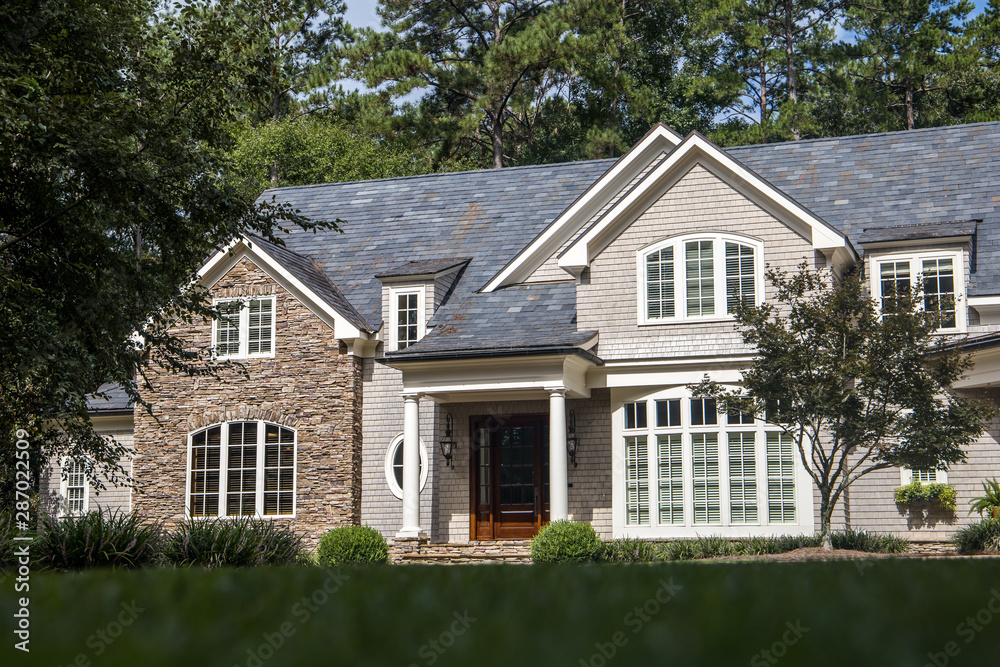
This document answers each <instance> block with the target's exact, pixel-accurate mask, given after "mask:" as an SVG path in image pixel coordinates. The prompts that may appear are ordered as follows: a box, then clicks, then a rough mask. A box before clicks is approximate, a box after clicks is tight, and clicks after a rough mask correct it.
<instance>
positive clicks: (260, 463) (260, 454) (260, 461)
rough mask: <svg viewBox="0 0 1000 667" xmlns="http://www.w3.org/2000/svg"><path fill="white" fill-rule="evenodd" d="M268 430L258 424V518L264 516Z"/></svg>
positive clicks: (256, 494) (255, 473)
mask: <svg viewBox="0 0 1000 667" xmlns="http://www.w3.org/2000/svg"><path fill="white" fill-rule="evenodd" d="M266 430H267V426H266V425H265V424H264V422H261V421H259V422H257V460H256V468H255V469H254V479H255V480H256V484H255V486H254V511H255V512H256V515H257V517H256V518H261V517H263V516H264V441H265V437H264V435H265V431H266ZM279 433H280V431H279ZM279 440H280V438H279ZM279 449H280V448H279Z"/></svg>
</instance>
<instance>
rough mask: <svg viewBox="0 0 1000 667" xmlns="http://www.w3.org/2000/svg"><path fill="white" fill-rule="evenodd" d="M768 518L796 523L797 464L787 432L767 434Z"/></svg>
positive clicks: (773, 520)
mask: <svg viewBox="0 0 1000 667" xmlns="http://www.w3.org/2000/svg"><path fill="white" fill-rule="evenodd" d="M767 520H768V522H769V523H795V465H794V459H793V453H792V436H790V435H788V434H787V433H773V432H772V433H768V434H767Z"/></svg>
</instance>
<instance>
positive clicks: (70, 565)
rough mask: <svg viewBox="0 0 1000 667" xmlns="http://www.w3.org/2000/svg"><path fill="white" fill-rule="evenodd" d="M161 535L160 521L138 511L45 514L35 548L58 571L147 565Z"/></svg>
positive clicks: (41, 563)
mask: <svg viewBox="0 0 1000 667" xmlns="http://www.w3.org/2000/svg"><path fill="white" fill-rule="evenodd" d="M160 538H161V532H160V526H159V524H157V523H147V522H144V521H143V520H142V519H141V518H140V517H139V515H138V514H136V513H135V512H131V513H125V512H100V511H95V512H89V513H87V514H85V515H83V516H80V517H72V516H67V517H61V518H60V517H55V516H52V515H49V514H43V515H42V516H41V518H40V522H39V531H38V536H37V537H36V538H35V540H34V542H33V543H32V545H31V551H32V554H33V560H34V562H35V563H37V564H38V565H39V566H41V567H47V568H52V569H58V570H81V569H84V568H88V567H123V568H133V567H144V566H146V565H151V564H153V562H154V561H155V559H156V554H157V551H158V549H159V546H160Z"/></svg>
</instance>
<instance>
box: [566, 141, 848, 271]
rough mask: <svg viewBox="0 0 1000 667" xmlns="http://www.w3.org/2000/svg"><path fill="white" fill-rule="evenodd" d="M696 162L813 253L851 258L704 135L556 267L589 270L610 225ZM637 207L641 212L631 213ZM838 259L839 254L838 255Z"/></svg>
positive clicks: (808, 216) (837, 239)
mask: <svg viewBox="0 0 1000 667" xmlns="http://www.w3.org/2000/svg"><path fill="white" fill-rule="evenodd" d="M699 160H703V161H705V162H708V163H709V164H710V165H711V166H714V167H715V170H713V173H716V175H718V176H720V177H721V178H723V180H725V181H727V182H728V183H729V184H730V185H732V186H733V187H734V188H736V189H737V190H739V191H740V192H742V193H743V194H745V195H747V196H749V197H750V198H751V200H753V201H754V202H755V203H758V204H760V205H761V206H762V207H763V208H765V210H769V212H771V213H772V214H773V215H775V216H776V217H778V218H779V219H780V220H782V221H783V222H785V223H786V224H790V225H792V226H793V228H796V231H799V232H800V233H803V236H805V237H806V238H808V240H809V241H810V242H811V243H812V246H813V248H814V249H816V250H820V251H822V252H823V253H824V254H827V255H828V256H830V257H831V259H834V258H837V255H838V253H837V251H838V250H846V251H847V254H848V257H851V258H853V259H856V253H855V252H854V250H853V248H851V245H850V243H849V242H848V240H847V237H846V236H844V235H843V234H841V233H840V232H838V231H837V230H835V229H833V228H832V227H830V226H829V225H828V224H827V223H826V222H824V221H823V220H821V219H820V218H818V217H817V216H815V215H814V214H813V213H811V212H810V211H808V210H807V209H805V208H804V207H802V206H801V205H799V204H798V203H796V202H795V201H794V200H793V199H792V198H790V197H789V196H787V195H786V194H785V193H783V192H781V191H780V190H778V189H777V188H775V187H774V186H773V185H771V184H770V183H768V182H767V181H765V180H764V179H762V178H761V177H760V176H758V175H757V174H755V173H754V172H752V171H750V170H749V169H747V168H746V167H744V166H743V165H741V164H740V163H739V162H737V161H736V160H734V159H733V158H731V157H730V156H729V155H728V154H727V153H726V152H725V151H723V150H722V149H720V148H718V147H717V146H715V145H714V144H712V143H711V142H709V141H708V140H707V139H705V138H704V137H702V136H700V135H697V134H692V135H689V136H688V137H687V138H686V139H685V140H684V141H683V142H682V143H681V145H680V146H678V147H677V148H676V149H675V150H674V152H672V153H671V154H670V155H668V156H667V157H666V158H665V159H664V160H663V162H661V163H660V164H659V166H657V167H656V169H653V170H652V171H650V172H649V173H648V174H646V176H645V177H644V178H643V179H642V181H640V182H639V183H638V184H637V185H636V187H635V188H633V190H632V191H631V192H630V193H629V194H628V195H626V196H625V197H624V198H622V200H621V201H619V202H618V203H617V204H615V206H614V207H613V208H612V209H611V210H610V211H608V212H607V213H606V214H605V215H604V217H603V218H602V219H601V220H600V221H598V223H597V224H595V225H594V226H593V227H592V228H591V229H590V230H589V231H588V232H587V233H586V234H584V235H583V236H581V237H580V238H579V239H577V240H576V242H575V243H574V244H573V245H572V246H570V247H569V248H568V249H567V250H566V252H565V253H563V255H562V257H560V258H559V266H560V267H562V268H563V269H565V270H566V271H569V272H570V273H574V274H578V273H579V272H580V271H582V270H583V269H584V268H586V267H587V266H589V265H590V262H591V260H592V259H593V258H594V256H595V255H596V254H597V253H598V252H600V251H601V250H602V249H603V245H602V244H601V243H600V240H601V239H603V238H604V237H605V236H606V235H607V234H608V233H609V232H610V231H612V230H613V228H614V226H615V225H616V223H618V222H619V221H620V220H622V219H628V217H627V216H628V214H629V212H632V213H634V214H635V215H638V214H639V213H641V210H645V204H646V201H645V199H646V198H647V197H648V195H649V193H650V192H651V191H655V189H656V188H657V187H662V185H663V184H664V183H669V182H670V179H671V178H673V179H675V180H676V179H679V178H680V177H681V176H682V175H683V174H684V173H686V171H687V169H689V168H690V167H692V166H693V165H694V162H695V161H699ZM678 172H680V173H678ZM671 185H672V183H671ZM637 207H638V208H640V209H641V210H635V209H636V208H637ZM841 256H843V255H842V253H841ZM841 261H843V260H841Z"/></svg>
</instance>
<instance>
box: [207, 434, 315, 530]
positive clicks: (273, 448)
mask: <svg viewBox="0 0 1000 667" xmlns="http://www.w3.org/2000/svg"><path fill="white" fill-rule="evenodd" d="M295 446H296V433H295V431H294V430H293V429H290V428H287V427H284V426H281V425H279V424H272V423H270V422H265V421H234V422H226V423H223V424H216V425H215V426H209V427H208V428H203V429H201V430H199V431H195V432H194V433H192V434H191V436H190V437H189V438H188V493H187V497H188V504H187V509H188V514H189V516H192V517H232V516H294V515H295V456H296V451H295Z"/></svg>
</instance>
